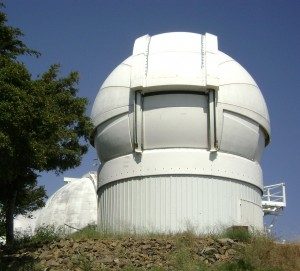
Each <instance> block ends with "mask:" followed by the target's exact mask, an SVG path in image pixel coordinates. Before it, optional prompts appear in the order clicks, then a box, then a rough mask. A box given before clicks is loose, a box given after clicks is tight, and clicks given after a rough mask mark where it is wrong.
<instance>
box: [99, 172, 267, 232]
mask: <svg viewBox="0 0 300 271" xmlns="http://www.w3.org/2000/svg"><path fill="white" fill-rule="evenodd" d="M98 195H99V208H100V210H99V211H100V216H99V218H98V219H99V225H101V226H103V227H104V228H108V229H111V230H114V231H122V230H138V231H151V232H155V231H159V232H178V231H183V230H187V229H189V228H192V229H194V230H195V231H196V232H201V233H203V232H215V231H220V230H222V229H224V228H225V227H227V226H230V225H251V226H253V227H255V228H257V229H261V228H262V225H263V222H262V217H263V215H262V209H261V191H260V189H258V188H257V187H255V186H253V185H251V184H247V183H243V182H237V181H232V180H230V179H222V178H215V177H214V178H210V177H205V176H199V177H198V176H178V175H177V176H162V177H158V176H155V177H140V178H134V179H131V180H128V179H127V180H120V181H116V182H111V183H108V184H106V185H104V186H102V187H101V188H100V190H99V191H98ZM245 202H246V203H247V205H246V208H247V210H245V209H244V208H245V204H244V203H245ZM245 213H247V216H246V217H245ZM249 216H251V217H249Z"/></svg>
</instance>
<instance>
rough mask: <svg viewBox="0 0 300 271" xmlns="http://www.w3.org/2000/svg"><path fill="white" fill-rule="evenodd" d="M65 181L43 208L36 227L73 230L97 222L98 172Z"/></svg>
mask: <svg viewBox="0 0 300 271" xmlns="http://www.w3.org/2000/svg"><path fill="white" fill-rule="evenodd" d="M65 182H66V184H65V185H64V186H63V187H62V188H60V189H59V190H58V191H56V192H55V193H54V194H53V195H52V196H51V197H50V198H49V199H48V201H47V202H46V205H45V207H44V208H42V209H41V211H40V213H39V215H38V217H37V221H36V227H35V229H38V228H39V227H45V226H54V227H55V228H63V229H65V230H66V231H72V230H73V229H80V228H83V227H85V226H87V225H88V224H96V222H97V195H96V174H95V173H89V174H86V175H84V176H83V177H82V178H80V179H76V178H65Z"/></svg>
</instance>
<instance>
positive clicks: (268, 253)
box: [0, 227, 300, 271]
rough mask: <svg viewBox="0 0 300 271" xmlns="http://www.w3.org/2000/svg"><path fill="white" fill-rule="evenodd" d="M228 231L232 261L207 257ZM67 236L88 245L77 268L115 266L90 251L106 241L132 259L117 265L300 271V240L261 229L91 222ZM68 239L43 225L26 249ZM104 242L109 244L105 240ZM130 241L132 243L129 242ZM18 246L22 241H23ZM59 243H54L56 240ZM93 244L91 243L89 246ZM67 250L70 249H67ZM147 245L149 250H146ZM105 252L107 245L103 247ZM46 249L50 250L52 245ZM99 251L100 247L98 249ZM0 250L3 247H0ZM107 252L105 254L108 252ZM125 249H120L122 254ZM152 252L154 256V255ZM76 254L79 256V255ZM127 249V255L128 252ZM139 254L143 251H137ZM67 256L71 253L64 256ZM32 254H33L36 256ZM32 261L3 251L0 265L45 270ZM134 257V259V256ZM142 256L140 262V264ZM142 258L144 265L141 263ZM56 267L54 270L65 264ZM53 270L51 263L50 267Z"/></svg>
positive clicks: (115, 254)
mask: <svg viewBox="0 0 300 271" xmlns="http://www.w3.org/2000/svg"><path fill="white" fill-rule="evenodd" d="M224 237H227V238H228V237H229V238H231V239H234V240H235V241H236V243H237V248H236V255H235V256H234V257H233V258H230V260H228V261H216V262H205V261H204V260H203V258H202V259H201V257H200V256H199V248H201V249H202V248H203V246H204V247H205V246H214V245H216V243H217V241H216V240H217V239H218V238H224ZM67 238H69V239H70V238H72V240H73V241H72V242H74V243H78V246H79V247H87V249H86V250H85V252H84V253H79V254H78V255H77V254H76V255H77V257H75V258H74V255H73V256H72V255H70V258H72V257H73V258H72V259H73V261H75V262H76V263H75V266H77V269H76V270H83V271H88V270H102V271H104V270H112V269H110V268H109V267H108V266H105V264H104V265H103V264H101V265H98V267H96V265H95V261H94V260H91V259H92V258H93V256H92V254H91V253H89V251H90V249H94V248H95V247H94V246H95V245H99V243H101V242H102V246H103V247H106V248H109V250H108V252H109V253H108V254H109V255H110V256H109V257H112V258H113V259H115V258H119V259H122V257H123V260H124V257H125V258H126V259H127V260H128V261H126V262H127V263H126V264H125V265H124V266H122V267H120V266H119V269H118V268H117V269H114V270H125V271H126V270H127V271H135V270H152V271H163V270H174V271H176V270H178V271H179V270H187V271H189V270H190V271H194V270H195V271H197V270H198V271H300V244H299V243H289V244H278V243H277V242H276V241H274V240H273V239H272V238H269V237H266V236H264V235H261V234H254V235H253V234H252V235H251V234H249V233H245V232H224V233H223V234H222V235H218V236H217V235H206V236H197V235H196V234H194V233H193V232H192V231H188V232H184V233H179V234H169V235H162V234H133V233H120V234H114V233H110V232H103V231H102V232H101V231H100V232H99V231H96V229H95V228H94V227H87V228H86V229H83V230H82V231H80V232H77V233H75V234H73V235H71V236H68V237H67ZM66 240H67V239H61V240H60V241H59V240H58V237H57V236H56V235H54V234H52V233H51V231H50V232H49V231H48V230H47V231H41V232H40V233H39V235H37V236H36V237H33V239H32V240H31V241H30V240H27V239H26V240H24V241H26V245H24V246H23V250H24V249H25V251H30V249H31V250H33V249H34V248H30V247H28V244H32V246H37V245H38V246H39V247H41V246H43V243H45V244H48V245H46V246H45V247H49V244H58V243H59V242H60V243H64V242H65V241H66ZM49 242H50V243H49ZM104 244H105V245H104ZM126 244H128V246H126ZM166 244H172V248H171V249H169V250H168V251H164V248H163V247H164V246H165V245H166ZM20 246H22V245H21V244H20ZM54 246H55V245H54ZM143 246H148V247H149V246H150V247H151V248H150V250H147V249H146V250H145V249H143V248H142V247H143ZM50 247H51V245H50ZM90 247H91V248H90ZM66 251H68V250H66ZM147 251H150V252H151V253H150V254H148V252H147ZM102 252H103V253H104V252H105V250H102ZM48 253H50V254H51V251H50V250H49V251H48ZM100 253H101V251H100ZM0 254H1V253H0ZM108 254H105V253H104V254H103V255H102V256H103V257H105V256H107V255H108ZM121 254H122V255H121ZM151 254H154V255H156V256H151ZM76 255H75V256H76ZM126 255H127V256H126ZM137 255H139V256H137ZM159 255H160V257H161V260H160V261H157V263H158V264H155V265H152V266H151V267H147V266H146V263H144V262H143V260H139V259H138V257H145V259H147V257H148V258H149V257H156V258H157V257H158V256H159ZM66 257H69V256H66ZM33 258H34V257H33ZM33 258H32V259H29V260H32V261H29V262H27V263H26V264H25V262H24V264H23V265H22V264H21V262H20V261H19V258H18V259H17V260H18V261H16V262H17V263H20V265H19V264H18V265H13V266H10V267H9V265H7V263H6V262H5V261H3V259H1V255H0V271H1V270H24V271H25V270H44V269H43V268H39V267H38V266H39V265H40V262H38V261H37V262H36V261H33ZM133 259H135V261H134V260H133ZM137 262H138V265H137V264H136V263H137ZM143 264H144V265H143ZM59 268H60V267H57V268H56V269H53V270H64V269H59ZM51 270H52V269H51Z"/></svg>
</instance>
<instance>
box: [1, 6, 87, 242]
mask: <svg viewBox="0 0 300 271" xmlns="http://www.w3.org/2000/svg"><path fill="white" fill-rule="evenodd" d="M3 33H4V34H5V35H3ZM22 35H23V34H22V32H21V31H20V30H19V29H17V28H13V27H9V26H7V25H6V16H5V14H4V13H3V12H0V44H1V45H0V207H1V213H3V214H4V217H3V220H4V223H5V231H6V240H7V243H8V244H11V243H12V242H13V240H14V235H13V219H14V216H15V215H16V214H19V213H21V214H26V213H27V212H28V211H32V210H35V209H37V208H39V207H41V206H42V205H43V202H44V201H43V199H44V197H45V190H44V188H43V187H40V186H37V177H38V174H39V173H40V172H42V171H51V170H54V171H55V172H56V173H57V174H58V173H62V172H63V171H65V170H67V169H70V168H74V167H76V166H79V164H80V162H81V158H82V155H83V154H84V153H86V152H87V149H88V136H89V134H90V132H91V128H92V125H91V122H90V119H89V118H88V117H87V116H86V114H85V111H86V105H87V99H85V98H80V97H77V96H76V95H77V91H78V90H77V85H78V80H79V75H78V73H77V72H71V73H70V74H69V75H67V76H65V77H61V76H60V75H59V74H60V67H59V65H52V66H51V67H50V68H49V70H48V71H46V72H45V73H43V74H42V75H41V76H40V77H39V78H37V79H33V78H32V77H31V75H30V73H29V71H28V70H27V68H26V66H25V65H24V64H23V63H21V62H19V61H18V59H17V57H18V56H19V55H24V54H29V55H35V56H38V53H37V52H36V51H34V50H31V49H28V48H27V47H26V45H25V44H24V43H23V42H22V41H21V40H20V37H21V36H22ZM0 228H1V227H0Z"/></svg>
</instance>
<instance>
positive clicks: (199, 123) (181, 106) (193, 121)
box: [143, 92, 208, 149]
mask: <svg viewBox="0 0 300 271" xmlns="http://www.w3.org/2000/svg"><path fill="white" fill-rule="evenodd" d="M207 110H208V103H207V95H200V94H191V93H188V94H182V93H180V92H178V93H172V94H166V93H164V94H159V95H153V96H145V97H144V106H143V122H144V123H143V125H144V129H143V130H144V149H157V148H174V147H175V148H176V147H180V148H184V147H191V148H207V146H208V143H207Z"/></svg>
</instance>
